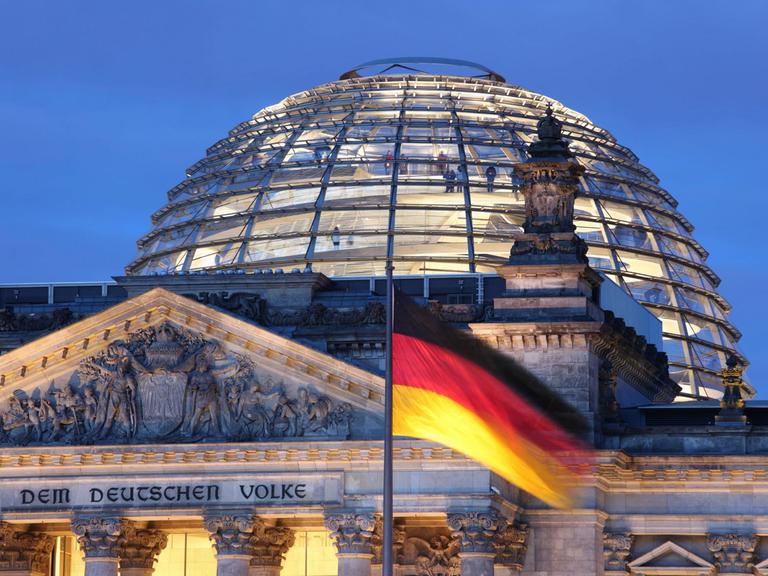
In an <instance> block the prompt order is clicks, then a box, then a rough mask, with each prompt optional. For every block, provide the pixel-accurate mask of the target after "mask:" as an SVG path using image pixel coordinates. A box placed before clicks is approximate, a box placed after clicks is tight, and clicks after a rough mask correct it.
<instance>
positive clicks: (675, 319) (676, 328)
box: [651, 308, 684, 336]
mask: <svg viewBox="0 0 768 576" xmlns="http://www.w3.org/2000/svg"><path fill="white" fill-rule="evenodd" d="M651 312H653V313H654V315H655V316H656V318H658V319H659V320H661V330H662V332H664V333H665V334H672V335H674V336H683V335H684V334H683V328H682V326H681V319H680V315H679V314H678V313H677V312H673V311H671V310H661V309H659V308H652V309H651Z"/></svg>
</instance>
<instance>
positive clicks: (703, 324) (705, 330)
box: [683, 314, 720, 344]
mask: <svg viewBox="0 0 768 576" xmlns="http://www.w3.org/2000/svg"><path fill="white" fill-rule="evenodd" d="M683 318H684V319H685V329H686V330H687V331H688V336H690V337H692V338H698V339H699V340H706V341H707V342H712V343H713V344H720V339H719V338H718V333H717V325H716V324H713V323H712V322H707V321H706V320H702V319H701V318H697V317H695V316H691V315H690V314H686V315H684V316H683Z"/></svg>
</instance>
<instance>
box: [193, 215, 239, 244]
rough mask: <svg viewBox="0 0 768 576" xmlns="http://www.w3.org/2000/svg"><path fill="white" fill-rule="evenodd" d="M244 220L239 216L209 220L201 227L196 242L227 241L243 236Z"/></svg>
mask: <svg viewBox="0 0 768 576" xmlns="http://www.w3.org/2000/svg"><path fill="white" fill-rule="evenodd" d="M245 223H246V219H245V218H243V217H240V216H236V217H232V218H221V219H218V220H211V221H209V222H205V223H204V224H202V225H201V229H200V233H199V234H198V235H197V241H198V242H212V241H215V240H229V239H231V238H238V237H240V236H242V235H243V230H244V229H245Z"/></svg>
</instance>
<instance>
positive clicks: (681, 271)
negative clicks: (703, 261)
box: [667, 260, 705, 287]
mask: <svg viewBox="0 0 768 576" xmlns="http://www.w3.org/2000/svg"><path fill="white" fill-rule="evenodd" d="M667 265H668V266H669V275H670V278H672V279H673V280H677V281H678V282H685V283H686V284H691V285H693V286H699V287H704V286H705V284H704V282H703V281H702V278H701V274H699V272H698V271H697V270H694V269H693V268H690V267H688V266H686V265H685V264H681V263H680V262H675V261H673V260H669V261H668V262H667Z"/></svg>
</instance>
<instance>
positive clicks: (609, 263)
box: [587, 246, 616, 271]
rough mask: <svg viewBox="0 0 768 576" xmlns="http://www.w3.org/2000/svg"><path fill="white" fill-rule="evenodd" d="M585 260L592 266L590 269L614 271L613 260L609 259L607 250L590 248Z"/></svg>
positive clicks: (609, 253) (609, 255) (609, 252)
mask: <svg viewBox="0 0 768 576" xmlns="http://www.w3.org/2000/svg"><path fill="white" fill-rule="evenodd" d="M587 258H588V260H589V265H590V266H592V268H596V269H598V270H611V271H613V270H615V269H616V267H615V266H614V264H613V258H612V257H611V251H610V250H608V249H607V248H598V247H596V246H590V247H589V249H588V250H587Z"/></svg>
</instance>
